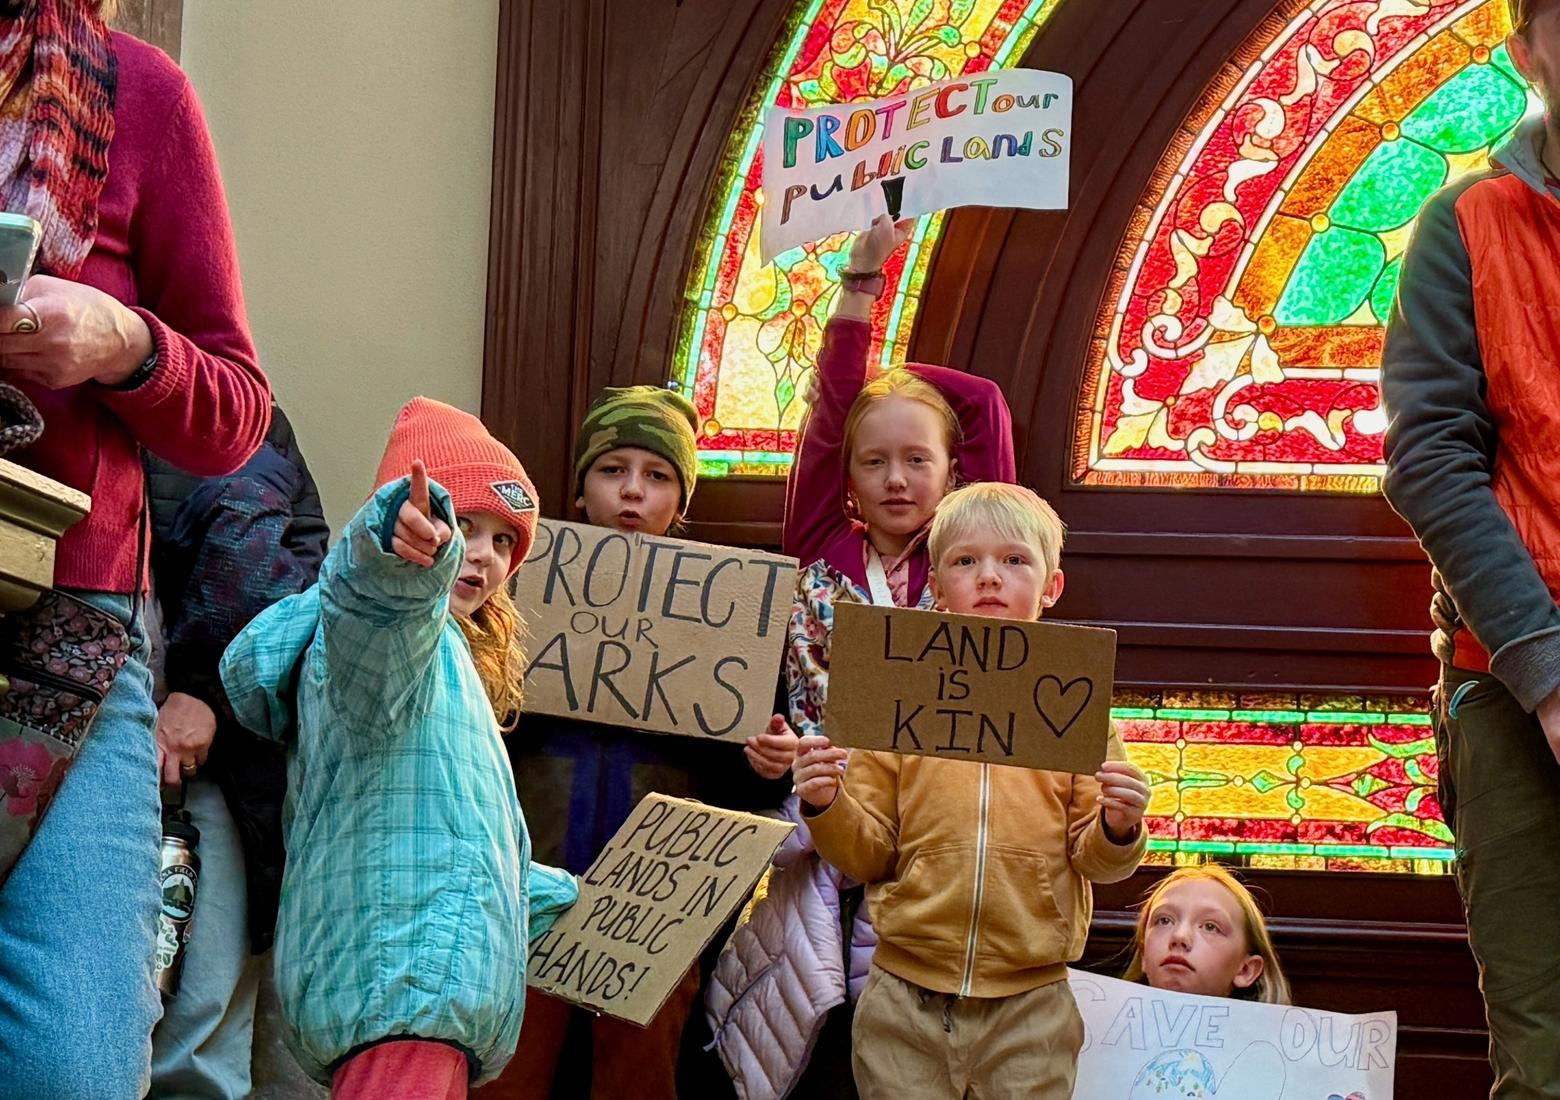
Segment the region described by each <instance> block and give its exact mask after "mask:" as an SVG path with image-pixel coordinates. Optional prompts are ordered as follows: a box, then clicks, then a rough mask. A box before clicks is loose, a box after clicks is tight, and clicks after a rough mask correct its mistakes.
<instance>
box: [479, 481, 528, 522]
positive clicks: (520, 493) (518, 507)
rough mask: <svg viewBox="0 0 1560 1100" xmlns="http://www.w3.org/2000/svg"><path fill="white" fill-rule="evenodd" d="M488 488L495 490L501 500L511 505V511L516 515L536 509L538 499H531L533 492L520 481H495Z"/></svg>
mask: <svg viewBox="0 0 1560 1100" xmlns="http://www.w3.org/2000/svg"><path fill="white" fill-rule="evenodd" d="M488 488H490V489H492V490H493V492H494V494H495V495H497V497H498V499H499V500H501V501H503V502H504V503H505V504H507V505H509V509H510V511H512V512H514V513H515V514H516V515H524V514H525V513H526V512H534V511H536V501H535V500H533V499H531V494H530V493H528V492H526V491H525V486H524V485H522V484H520V483H519V482H518V481H495V482H493V484H491V485H489V486H488Z"/></svg>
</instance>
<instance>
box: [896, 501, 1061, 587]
mask: <svg viewBox="0 0 1560 1100" xmlns="http://www.w3.org/2000/svg"><path fill="white" fill-rule="evenodd" d="M976 533H990V534H993V535H996V536H997V537H998V538H1006V539H1012V540H1013V541H1014V542H1021V543H1024V544H1025V545H1027V546H1030V547H1032V548H1033V549H1034V551H1035V553H1036V555H1038V556H1039V558H1040V560H1041V562H1042V563H1043V564H1044V565H1045V575H1046V578H1047V579H1049V578H1050V577H1051V576H1052V575H1053V574H1055V572H1056V571H1057V570H1058V569H1060V568H1061V567H1062V540H1063V538H1064V537H1065V536H1066V533H1067V528H1066V526H1065V525H1063V523H1062V519H1061V517H1060V516H1058V515H1057V514H1056V509H1055V508H1052V507H1051V506H1050V505H1049V504H1047V503H1046V502H1045V500H1044V499H1043V498H1042V497H1041V496H1040V494H1039V493H1036V492H1035V491H1034V490H1033V489H1027V488H1025V487H1024V486H1022V485H1009V484H1007V483H1005V482H1000V481H982V482H977V483H976V484H974V485H966V486H965V487H964V488H962V489H955V490H954V491H953V492H951V493H949V494H948V495H947V496H945V497H943V499H942V503H940V504H938V505H937V515H936V517H935V518H934V519H933V520H932V530H931V534H930V536H929V537H928V538H927V543H926V548H927V551H928V553H929V554H930V556H931V559H932V568H933V569H934V570H935V569H936V568H937V567H938V566H939V565H941V564H942V559H943V555H944V554H945V553H947V552H948V549H949V548H950V547H951V546H953V545H954V544H955V543H956V542H958V541H959V540H961V539H964V538H967V537H969V536H970V535H973V534H976Z"/></svg>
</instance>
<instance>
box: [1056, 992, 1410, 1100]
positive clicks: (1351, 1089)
mask: <svg viewBox="0 0 1560 1100" xmlns="http://www.w3.org/2000/svg"><path fill="white" fill-rule="evenodd" d="M1067 976H1068V980H1069V981H1070V982H1071V983H1072V990H1073V996H1074V997H1075V998H1076V999H1077V1001H1078V1011H1079V1012H1080V1013H1082V1014H1083V1023H1084V1041H1083V1053H1082V1054H1081V1055H1079V1057H1078V1083H1077V1087H1076V1088H1074V1090H1073V1100H1191V1098H1192V1097H1196V1098H1197V1100H1392V1072H1393V1067H1394V1065H1395V1063H1396V1060H1397V1058H1396V1055H1397V1013H1395V1012H1372V1013H1369V1014H1366V1015H1362V1016H1345V1015H1343V1014H1342V1013H1337V1012H1320V1011H1317V1010H1315V1009H1309V1008H1295V1007H1291V1006H1289V1005H1265V1004H1253V1003H1251V1002H1250V1001H1233V1000H1225V999H1223V998H1219V997H1194V996H1192V995H1190V994H1187V993H1166V992H1160V991H1159V990H1155V989H1150V988H1149V987H1148V986H1146V985H1136V984H1133V983H1131V982H1123V981H1118V980H1116V979H1115V978H1101V977H1098V976H1096V975H1094V974H1084V973H1081V972H1079V971H1076V970H1072V971H1068V975H1067Z"/></svg>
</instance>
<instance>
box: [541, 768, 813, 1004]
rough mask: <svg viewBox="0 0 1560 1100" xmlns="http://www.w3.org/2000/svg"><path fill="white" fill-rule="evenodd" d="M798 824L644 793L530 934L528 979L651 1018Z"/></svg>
mask: <svg viewBox="0 0 1560 1100" xmlns="http://www.w3.org/2000/svg"><path fill="white" fill-rule="evenodd" d="M793 828H795V826H793V825H792V824H790V823H789V822H786V821H775V820H773V819H771V818H767V817H756V816H754V815H753V814H744V813H737V812H736V811H733V810H721V809H717V808H716V807H714V806H706V805H704V804H702V803H699V802H689V801H686V800H684V799H680V798H668V797H667V796H666V795H662V794H652V795H648V796H646V797H645V800H644V801H643V802H641V803H640V804H639V805H638V806H637V807H636V808H635V810H634V812H633V814H631V815H630V816H629V819H628V821H626V822H625V823H624V825H623V827H622V828H621V829H619V830H618V831H617V835H616V836H614V837H613V838H612V840H611V842H610V843H608V844H607V846H606V847H605V848H604V849H602V852H601V854H600V855H599V856H597V857H596V861H595V862H594V863H593V864H591V867H590V870H589V871H587V872H585V875H584V877H583V878H581V879H580V898H579V901H577V902H575V903H574V907H573V908H571V909H570V910H569V911H568V912H567V913H565V914H564V915H563V916H561V917H559V918H558V923H556V924H555V925H553V926H552V928H550V929H548V930H547V931H546V932H545V933H543V934H542V935H540V936H538V937H537V938H536V939H535V940H534V941H532V943H531V952H530V962H529V964H528V967H527V971H526V981H527V983H528V984H530V985H532V986H535V987H536V988H538V989H541V990H545V991H546V992H548V993H551V994H553V995H554V996H557V997H561V998H563V999H564V1000H566V1001H570V1002H572V1003H574V1004H577V1005H583V1006H584V1007H586V1008H590V1009H593V1010H595V1011H597V1012H605V1013H606V1014H607V1015H609V1016H615V1017H617V1018H618V1019H620V1020H627V1021H628V1022H629V1023H633V1024H638V1025H639V1026H640V1027H644V1026H645V1025H646V1024H648V1023H649V1022H650V1021H651V1019H653V1018H654V1016H655V1014H656V1013H657V1012H659V1011H660V1009H661V1005H662V1004H664V1003H665V1001H666V998H667V997H668V996H670V995H671V992H672V990H673V989H675V988H676V987H677V985H678V983H680V982H681V981H682V980H683V977H684V975H686V974H687V973H688V968H689V967H691V966H692V965H693V964H694V961H695V960H696V959H698V957H699V953H700V952H701V951H703V950H704V945H705V944H707V943H709V941H710V938H711V937H712V936H714V935H715V933H716V932H717V931H719V929H720V927H721V925H723V924H725V922H726V918H728V917H729V916H731V914H732V912H733V911H735V909H736V908H737V906H739V905H741V904H742V903H743V902H744V901H746V900H747V897H748V894H749V892H750V891H751V890H752V889H753V884H754V883H756V882H757V881H758V877H759V876H760V875H761V874H763V873H764V868H766V867H768V866H769V861H770V860H771V859H772V858H773V857H774V854H775V849H777V848H779V847H780V842H781V841H783V840H784V839H785V838H786V835H787V834H788V833H790V831H791V830H792V829H793Z"/></svg>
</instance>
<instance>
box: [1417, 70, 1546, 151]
mask: <svg viewBox="0 0 1560 1100" xmlns="http://www.w3.org/2000/svg"><path fill="white" fill-rule="evenodd" d="M1526 109H1527V92H1526V91H1525V90H1524V89H1523V87H1522V86H1520V85H1518V84H1515V83H1513V82H1512V80H1511V78H1510V77H1509V76H1507V75H1506V74H1505V72H1503V71H1502V70H1501V69H1500V68H1499V67H1497V66H1495V65H1469V66H1468V67H1467V68H1466V69H1464V70H1463V71H1462V72H1460V73H1458V74H1457V75H1456V76H1454V77H1452V79H1451V80H1448V81H1447V82H1446V83H1445V84H1443V85H1441V86H1440V87H1439V88H1437V89H1436V90H1435V92H1433V93H1432V94H1431V95H1430V97H1429V98H1428V99H1426V100H1425V101H1424V102H1423V103H1421V104H1420V105H1419V106H1418V107H1417V108H1415V109H1414V113H1413V114H1411V115H1409V116H1408V117H1407V118H1405V119H1404V120H1403V133H1404V135H1405V136H1407V137H1410V138H1412V139H1413V140H1415V141H1421V142H1424V144H1426V145H1428V146H1430V147H1431V148H1432V149H1438V150H1440V151H1441V152H1443V153H1472V152H1474V151H1475V150H1478V149H1483V148H1484V147H1485V146H1486V145H1488V144H1490V142H1492V141H1494V140H1495V139H1496V138H1497V137H1499V136H1500V135H1501V134H1503V133H1505V132H1506V131H1507V130H1509V129H1511V126H1512V124H1513V123H1515V122H1516V121H1517V119H1519V118H1521V117H1522V112H1523V111H1525V110H1526Z"/></svg>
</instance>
